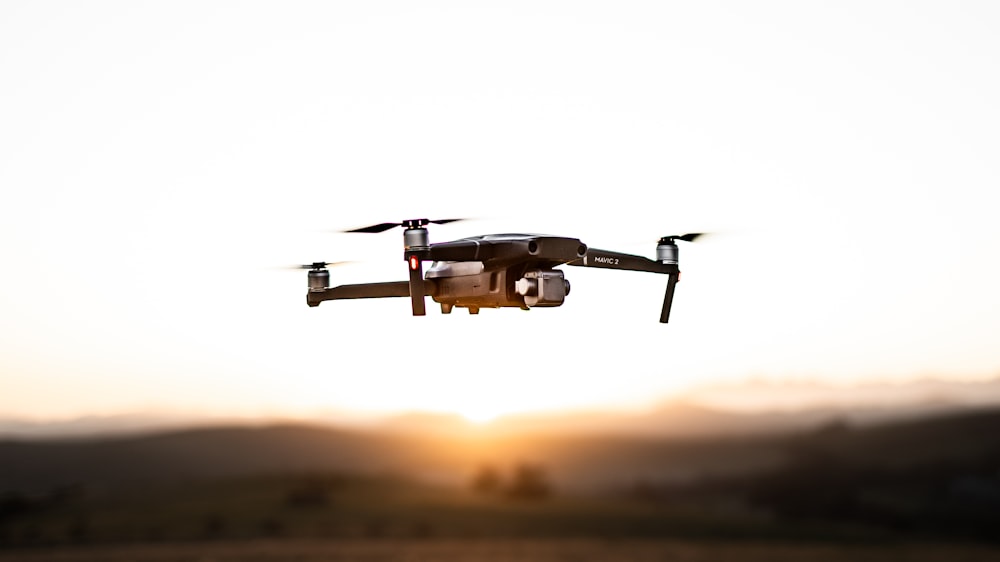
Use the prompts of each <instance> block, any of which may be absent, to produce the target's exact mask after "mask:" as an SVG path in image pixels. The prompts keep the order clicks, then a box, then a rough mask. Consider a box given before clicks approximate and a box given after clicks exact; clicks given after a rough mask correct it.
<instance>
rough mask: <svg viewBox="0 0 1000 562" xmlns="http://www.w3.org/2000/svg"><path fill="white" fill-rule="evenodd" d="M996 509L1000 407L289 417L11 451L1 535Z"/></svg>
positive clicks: (778, 519)
mask: <svg viewBox="0 0 1000 562" xmlns="http://www.w3.org/2000/svg"><path fill="white" fill-rule="evenodd" d="M518 498H521V499H518ZM996 513H1000V409H989V410H980V411H968V412H962V413H952V414H949V415H944V416H935V417H928V418H924V419H919V420H910V421H900V422H895V423H886V424H876V425H861V426H858V425H852V424H851V423H849V422H846V421H834V422H830V423H827V424H825V425H823V426H821V427H818V428H813V429H809V430H794V431H787V432H778V433H765V434H756V435H744V436H728V437H701V438H664V437H656V438H653V437H637V436H620V435H619V436H614V435H592V436H586V435H559V434H554V435H553V434H530V433H520V434H519V433H502V434H490V433H488V432H480V433H477V432H475V431H471V430H469V431H461V432H453V433H448V432H438V433H424V434H420V433H416V432H412V431H411V432H408V433H406V432H398V431H397V432H392V431H388V430H384V429H383V430H379V431H376V430H366V431H362V430H334V429H330V428H320V427H312V426H304V425H283V426H274V427H263V428H247V427H238V428H206V429H197V430H186V431H177V432H171V433H165V434H159V435H151V436H142V437H119V438H109V439H87V440H79V439H78V440H62V441H51V440H50V441H43V442H29V441H11V440H8V441H4V442H0V542H3V541H5V542H8V543H11V544H35V543H38V542H42V543H46V544H48V542H51V541H55V542H60V541H62V542H65V541H70V542H72V541H74V540H76V539H74V537H77V538H79V537H84V538H85V539H86V540H88V541H108V540H112V541H117V540H147V539H149V538H150V537H154V538H155V537H158V538H162V539H178V538H181V539H192V538H199V537H201V538H204V537H206V536H207V537H220V538H252V537H258V536H295V537H325V536H360V537H369V536H382V535H386V534H387V535H389V536H404V537H413V536H421V535H425V534H433V535H434V536H445V537H448V536H456V537H462V536H537V535H542V536H622V537H631V536H639V537H668V536H669V537H674V536H697V537H772V538H773V537H777V538H782V537H784V538H802V537H806V538H808V537H812V538H815V537H820V538H823V537H826V538H833V539H837V540H844V539H851V540H855V539H860V540H869V539H878V538H883V539H884V538H887V537H895V536H910V537H919V538H922V539H923V538H935V537H937V538H942V537H946V538H959V539H974V540H977V541H995V540H997V538H998V537H1000V533H997V532H996V531H997V527H996V525H997V523H996V521H997V519H996V517H995V514H996ZM81 540H82V539H81Z"/></svg>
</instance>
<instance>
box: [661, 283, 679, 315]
mask: <svg viewBox="0 0 1000 562" xmlns="http://www.w3.org/2000/svg"><path fill="white" fill-rule="evenodd" d="M675 285H677V274H676V273H670V274H668V275H667V292H666V294H664V295H663V310H662V311H660V323H662V324H666V323H667V320H669V319H670V305H671V303H673V301H674V286H675Z"/></svg>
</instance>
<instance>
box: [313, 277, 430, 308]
mask: <svg viewBox="0 0 1000 562" xmlns="http://www.w3.org/2000/svg"><path fill="white" fill-rule="evenodd" d="M423 289H424V294H427V295H432V296H433V295H434V294H436V292H437V285H436V284H435V282H434V280H433V279H426V280H424V282H423ZM408 296H410V282H409V281H389V282H387V283H361V284H358V285H340V286H339V287H327V288H320V289H311V290H310V291H309V292H308V293H307V294H306V303H307V304H308V305H309V306H319V303H321V302H323V301H333V300H342V299H378V298H385V297H408Z"/></svg>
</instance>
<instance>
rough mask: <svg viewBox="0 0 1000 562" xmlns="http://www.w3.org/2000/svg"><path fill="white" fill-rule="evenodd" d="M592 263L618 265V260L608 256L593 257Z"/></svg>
mask: <svg viewBox="0 0 1000 562" xmlns="http://www.w3.org/2000/svg"><path fill="white" fill-rule="evenodd" d="M594 261H595V262H597V263H605V264H608V265H618V258H612V257H610V256H595V257H594Z"/></svg>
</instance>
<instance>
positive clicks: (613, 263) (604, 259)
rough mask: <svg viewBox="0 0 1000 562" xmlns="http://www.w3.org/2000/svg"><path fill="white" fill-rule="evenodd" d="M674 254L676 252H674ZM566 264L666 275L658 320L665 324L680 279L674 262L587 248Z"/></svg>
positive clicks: (668, 317) (678, 270)
mask: <svg viewBox="0 0 1000 562" xmlns="http://www.w3.org/2000/svg"><path fill="white" fill-rule="evenodd" d="M675 255H676V254H675ZM566 265H572V266H576V267H599V268H601V269H624V270H626V271H648V272H650V273H662V274H666V275H667V292H666V293H665V294H664V295H663V308H662V309H661V310H660V322H662V323H663V324H666V323H667V321H668V320H669V319H670V306H671V305H672V304H673V301H674V288H675V286H676V285H677V281H678V280H680V269H679V268H678V267H677V264H676V263H663V262H658V261H653V260H651V259H649V258H644V257H642V256H636V255H633V254H623V253H621V252H612V251H610V250H598V249H596V248H589V249H587V254H586V255H584V256H583V257H582V258H580V259H578V260H574V261H571V262H567V264H566Z"/></svg>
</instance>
